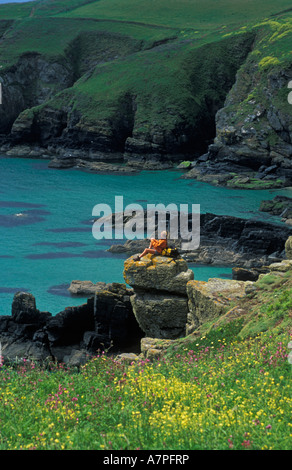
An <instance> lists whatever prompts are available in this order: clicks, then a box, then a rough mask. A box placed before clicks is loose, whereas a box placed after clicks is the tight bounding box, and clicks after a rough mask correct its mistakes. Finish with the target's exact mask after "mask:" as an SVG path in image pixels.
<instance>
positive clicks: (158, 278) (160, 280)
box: [124, 254, 194, 339]
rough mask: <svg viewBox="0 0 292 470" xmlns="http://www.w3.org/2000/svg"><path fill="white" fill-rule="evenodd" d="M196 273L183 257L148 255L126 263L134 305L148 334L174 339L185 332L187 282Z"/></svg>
mask: <svg viewBox="0 0 292 470" xmlns="http://www.w3.org/2000/svg"><path fill="white" fill-rule="evenodd" d="M193 277H194V274H193V272H192V270H190V269H189V268H188V265H187V263H186V261H185V260H183V259H175V260H174V259H172V258H167V257H164V256H153V255H150V254H149V255H146V256H145V257H143V258H142V259H141V261H134V259H133V257H131V258H129V259H127V260H126V261H125V263H124V279H125V282H126V283H127V284H129V285H130V286H131V287H132V288H133V290H134V295H133V296H131V304H132V308H133V312H134V315H135V317H136V319H137V322H138V324H139V325H140V327H141V329H142V330H143V332H144V333H145V335H146V336H150V337H154V338H164V339H173V338H178V337H180V336H184V335H185V325H186V321H187V313H188V302H187V294H186V285H187V282H188V281H189V280H190V279H193Z"/></svg>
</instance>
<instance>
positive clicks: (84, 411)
mask: <svg viewBox="0 0 292 470" xmlns="http://www.w3.org/2000/svg"><path fill="white" fill-rule="evenodd" d="M289 339H290V338H289V335H288V334H287V333H285V334H281V335H279V334H278V335H277V334H272V333H269V332H265V333H260V334H258V335H257V336H256V337H254V338H252V339H247V340H244V341H237V340H233V339H232V337H228V338H227V339H226V338H224V337H223V336H222V335H221V336H220V335H219V336H218V335H217V336H214V335H213V336H210V335H209V336H205V337H204V336H202V337H201V338H193V339H192V341H188V342H187V343H186V342H184V341H182V342H178V343H177V344H176V346H175V347H173V348H170V350H169V351H167V352H166V353H165V354H164V355H162V356H161V357H160V358H157V359H156V360H153V361H152V362H150V361H149V360H147V359H139V360H137V361H133V362H132V363H126V362H125V361H121V360H118V359H117V358H116V357H115V356H113V355H110V354H107V353H104V352H100V353H99V354H97V355H96V357H94V358H93V359H91V360H90V361H88V363H87V364H86V365H84V366H83V367H81V368H80V369H76V368H68V367H65V366H63V365H61V364H53V363H47V364H43V365H42V366H40V365H36V364H34V363H33V362H30V361H24V360H22V361H19V364H17V365H15V364H14V365H13V366H8V365H2V366H1V369H0V450H13V449H15V450H28V449H30V450H33V449H36V450H126V449H127V450H136V449H141V450H152V449H161V450H169V449H175V450H183V449H184V450H186V449H187V450H192V449H194V450H216V449H218V450H247V449H249V450H288V449H289V450H291V447H292V445H291V444H292V431H291V426H292V420H291V400H292V396H291V367H292V366H291V364H290V363H289V361H288V359H287V358H288V353H289V350H288V348H287V345H288V342H289Z"/></svg>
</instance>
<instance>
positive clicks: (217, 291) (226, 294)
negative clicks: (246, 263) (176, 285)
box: [187, 278, 253, 323]
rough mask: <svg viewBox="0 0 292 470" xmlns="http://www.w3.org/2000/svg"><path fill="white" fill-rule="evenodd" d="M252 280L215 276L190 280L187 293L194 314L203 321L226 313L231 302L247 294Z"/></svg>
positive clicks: (190, 308)
mask: <svg viewBox="0 0 292 470" xmlns="http://www.w3.org/2000/svg"><path fill="white" fill-rule="evenodd" d="M252 285H253V282H252V281H246V282H245V281H235V280H229V279H219V278H213V279H209V281H208V282H204V281H189V282H188V284H187V293H188V298H189V310H190V313H191V314H192V316H193V317H194V318H195V319H197V320H198V321H199V323H203V322H205V321H209V320H211V319H213V318H216V317H217V316H219V315H222V314H224V313H226V311H227V308H228V307H229V306H230V304H231V303H232V302H234V301H236V300H238V299H240V298H241V297H244V296H245V295H246V292H247V289H248V288H250V286H252Z"/></svg>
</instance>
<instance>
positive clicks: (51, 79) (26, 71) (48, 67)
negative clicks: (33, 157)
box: [0, 53, 73, 141]
mask: <svg viewBox="0 0 292 470" xmlns="http://www.w3.org/2000/svg"><path fill="white" fill-rule="evenodd" d="M72 77H73V68H72V64H71V63H70V61H69V60H68V59H66V58H62V59H61V58H59V59H58V60H56V61H50V60H48V59H46V58H45V57H43V56H41V55H40V54H35V53H31V54H24V55H22V56H21V57H20V58H19V59H18V61H17V63H15V65H13V66H11V67H10V68H8V69H7V70H6V71H5V72H3V73H2V75H1V79H2V80H1V81H2V88H3V103H2V105H1V106H0V133H2V134H8V135H9V134H11V136H12V137H13V139H15V140H17V139H18V137H20V135H21V138H22V140H27V141H31V140H32V139H33V136H32V131H33V125H34V121H33V116H34V113H33V112H30V113H29V112H28V110H30V109H32V108H33V107H35V106H38V105H41V104H43V103H45V102H46V101H47V100H49V99H50V98H52V97H53V96H54V95H55V94H56V93H58V92H60V91H61V90H63V89H64V88H67V87H69V86H71V85H72V83H73V82H72ZM23 111H25V113H24V118H23V119H19V120H17V119H18V118H19V116H20V115H21V113H22V112H23ZM28 122H29V123H30V125H28ZM14 124H15V125H14ZM13 125H14V127H13ZM35 138H36V139H37V135H36V136H35Z"/></svg>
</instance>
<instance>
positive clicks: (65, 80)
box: [0, 31, 292, 184]
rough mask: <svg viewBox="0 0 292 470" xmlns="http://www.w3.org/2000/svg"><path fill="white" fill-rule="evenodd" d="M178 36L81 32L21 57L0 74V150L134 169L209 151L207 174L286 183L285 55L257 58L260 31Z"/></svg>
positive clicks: (289, 136)
mask: <svg viewBox="0 0 292 470" xmlns="http://www.w3.org/2000/svg"><path fill="white" fill-rule="evenodd" d="M175 39H176V38H169V39H166V40H165V41H164V42H163V43H162V44H153V45H152V47H151V48H150V50H149V49H147V48H146V46H145V44H143V41H138V40H133V38H129V37H126V36H118V35H112V36H111V35H110V34H108V33H104V32H103V33H101V32H95V33H86V34H85V33H82V34H81V35H77V37H76V38H75V39H74V40H73V41H72V42H71V43H70V44H69V45H68V47H67V48H66V50H65V52H64V53H63V54H61V55H60V56H58V57H50V58H48V57H44V56H42V55H41V54H36V53H30V54H24V55H22V56H20V57H19V59H18V62H17V63H15V64H14V65H13V66H11V67H10V68H5V69H3V72H2V76H1V77H0V78H1V80H2V82H3V88H4V89H5V94H4V95H3V105H2V106H1V107H0V134H2V137H1V140H0V142H2V145H3V144H6V147H5V146H4V147H3V146H2V148H1V149H2V150H4V149H8V150H9V146H10V147H13V146H15V145H19V144H36V145H38V146H40V147H42V148H44V149H50V150H51V151H53V152H54V154H55V155H56V154H59V157H60V158H62V157H64V156H68V154H70V155H72V154H73V156H74V152H75V156H76V157H78V158H80V157H85V158H90V159H92V160H102V159H103V160H106V159H120V160H122V161H126V162H127V163H128V165H130V166H132V167H138V168H147V165H148V166H149V165H150V166H151V168H153V167H154V168H155V162H158V167H159V164H161V162H163V163H164V164H170V165H172V163H173V162H176V161H179V160H182V159H185V158H186V157H187V159H189V160H194V161H197V160H198V159H199V158H202V154H204V155H203V157H204V158H203V165H201V167H202V168H203V170H204V171H207V173H208V172H210V171H209V167H210V164H211V165H213V164H215V165H218V164H219V165H221V166H222V165H225V167H227V168H229V171H233V170H232V165H233V169H235V171H237V170H236V165H239V166H240V167H241V168H245V169H246V168H249V169H252V170H254V171H258V170H263V172H262V174H261V176H260V177H261V178H265V179H267V178H270V177H272V178H277V177H280V178H283V179H284V180H285V179H286V183H287V184H289V183H290V182H291V181H292V163H291V162H292V159H291V156H292V120H291V109H292V108H291V105H289V103H288V100H287V97H288V91H289V90H288V88H287V86H288V83H289V82H290V81H291V80H292V67H291V65H289V61H286V62H285V63H284V65H285V64H286V65H285V66H284V65H283V66H282V65H281V66H280V65H279V66H275V67H269V66H268V67H266V66H265V65H264V66H260V65H259V59H258V57H257V54H256V52H257V51H256V50H255V45H256V47H257V46H258V43H259V40H258V38H257V33H256V32H255V31H252V32H249V33H242V34H239V35H235V36H232V37H230V38H225V39H222V40H220V41H218V42H214V43H210V44H205V45H204V46H202V47H200V48H188V46H186V45H185V44H184V43H183V42H182V41H180V42H179V41H176V40H175ZM178 56H179V59H178ZM159 61H161V67H159V66H158V65H157V64H158V63H159ZM152 69H153V73H152V72H151V70H152ZM160 69H161V70H162V72H161V74H160V75H156V74H159V73H160V71H159V70H160ZM102 87H103V88H102ZM271 167H272V173H273V174H272V176H271V172H270V170H269V171H268V173H267V174H265V173H264V172H265V171H266V169H267V168H271ZM198 171H200V168H199V169H198V167H197V168H196V169H194V172H195V177H196V176H197V175H196V172H197V173H198ZM224 171H225V170H224ZM239 172H240V171H239ZM190 177H192V176H191V175H190ZM281 184H282V181H281Z"/></svg>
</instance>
